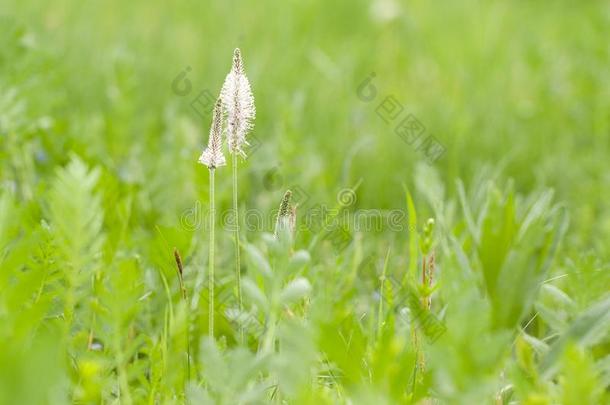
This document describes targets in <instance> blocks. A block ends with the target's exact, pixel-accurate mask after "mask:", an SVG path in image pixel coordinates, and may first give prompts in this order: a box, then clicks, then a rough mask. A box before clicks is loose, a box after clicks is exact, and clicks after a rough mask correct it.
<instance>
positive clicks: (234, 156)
mask: <svg viewBox="0 0 610 405" xmlns="http://www.w3.org/2000/svg"><path fill="white" fill-rule="evenodd" d="M232 166H233V167H232V169H233V176H232V177H233V215H235V224H234V228H233V230H234V238H235V283H236V285H237V302H238V305H239V313H240V314H241V312H242V308H243V304H242V297H241V271H240V269H241V263H240V256H239V250H240V246H239V213H238V211H237V205H238V204H237V152H233V153H232ZM239 341H240V343H243V342H244V328H243V327H242V326H241V324H240V325H239Z"/></svg>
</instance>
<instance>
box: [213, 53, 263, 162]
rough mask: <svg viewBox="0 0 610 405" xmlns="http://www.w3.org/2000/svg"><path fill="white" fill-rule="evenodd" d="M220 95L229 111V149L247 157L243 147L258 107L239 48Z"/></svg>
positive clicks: (246, 143)
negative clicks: (255, 105)
mask: <svg viewBox="0 0 610 405" xmlns="http://www.w3.org/2000/svg"><path fill="white" fill-rule="evenodd" d="M220 96H221V98H222V103H223V105H224V108H225V111H226V113H227V141H228V142H227V143H228V145H229V151H230V152H231V153H239V154H240V155H242V156H243V157H246V153H245V152H244V150H243V147H244V146H247V145H249V144H248V141H247V140H246V135H247V134H248V132H249V131H250V130H252V128H253V127H254V124H253V121H254V117H255V116H256V108H255V107H254V96H253V95H252V90H251V89H250V82H249V81H248V78H247V77H246V74H245V73H244V64H243V61H242V59H241V52H240V51H239V48H236V49H235V52H234V53H233V66H232V67H231V71H230V72H229V74H228V75H227V77H226V79H225V82H224V84H223V85H222V90H221V92H220Z"/></svg>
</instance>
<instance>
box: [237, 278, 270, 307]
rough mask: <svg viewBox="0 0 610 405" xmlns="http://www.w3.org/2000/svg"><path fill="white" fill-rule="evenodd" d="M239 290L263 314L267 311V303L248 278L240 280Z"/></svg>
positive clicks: (258, 289) (259, 290)
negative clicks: (240, 289)
mask: <svg viewBox="0 0 610 405" xmlns="http://www.w3.org/2000/svg"><path fill="white" fill-rule="evenodd" d="M241 288H242V290H243V292H244V294H245V295H247V296H248V297H249V298H250V299H251V300H252V301H253V303H254V305H256V306H257V307H258V308H259V309H260V310H262V311H263V312H265V313H266V312H268V311H269V301H268V300H267V297H266V296H265V294H264V293H263V292H262V291H261V289H260V288H258V286H257V285H256V283H255V282H254V281H252V280H251V279H249V278H244V279H242V282H241Z"/></svg>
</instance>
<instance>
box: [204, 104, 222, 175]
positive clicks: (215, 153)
mask: <svg viewBox="0 0 610 405" xmlns="http://www.w3.org/2000/svg"><path fill="white" fill-rule="evenodd" d="M199 163H201V164H203V165H206V166H207V167H208V168H209V169H215V168H217V167H220V166H224V165H226V164H227V161H226V160H225V157H224V155H223V154H222V101H221V99H220V98H218V100H216V105H214V113H213V116H212V126H211V128H210V138H209V140H208V147H207V148H205V150H204V151H203V153H202V154H201V156H200V157H199Z"/></svg>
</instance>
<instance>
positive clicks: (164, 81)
mask: <svg viewBox="0 0 610 405" xmlns="http://www.w3.org/2000/svg"><path fill="white" fill-rule="evenodd" d="M3 3H5V2H3ZM609 13H610V9H609V6H608V3H607V2H603V1H587V2H578V3H575V2H569V1H556V2H532V1H516V2H484V1H448V2H443V3H441V4H438V5H431V4H429V3H428V2H424V1H408V2H398V1H383V0H381V1H375V2H365V1H349V2H348V1H345V2H344V1H335V2H332V3H323V2H315V1H284V2H280V3H278V2H264V1H256V2H234V1H223V2H187V1H177V2H173V3H172V4H171V6H170V5H167V4H161V3H158V4H156V3H149V2H138V1H133V2H129V3H127V4H126V3H124V2H107V1H106V2H95V1H93V2H87V3H80V2H65V1H55V2H53V3H49V4H40V2H28V1H20V2H15V3H14V4H6V3H5V4H4V5H3V6H2V7H1V15H2V16H3V17H2V24H1V27H2V36H1V37H2V41H3V44H2V46H1V51H0V52H1V54H0V57H1V59H0V61H1V63H2V76H1V78H0V80H1V86H2V89H3V91H2V99H1V103H2V104H1V105H2V108H1V109H0V114H1V115H0V117H1V123H2V137H3V139H2V169H3V181H4V184H5V186H11V187H16V188H18V189H19V191H20V192H21V193H22V194H23V195H24V196H26V197H29V198H34V195H35V194H36V193H37V191H38V190H39V187H44V183H45V179H47V178H48V176H49V175H51V174H52V173H53V168H54V167H55V166H56V165H61V164H64V163H65V162H66V161H67V160H68V159H69V152H70V151H73V152H74V153H76V154H78V155H79V156H81V157H82V158H83V159H85V160H86V161H87V162H89V163H90V164H91V165H99V166H102V167H103V168H104V169H105V170H107V171H108V173H110V174H112V175H113V176H115V177H116V178H117V179H119V180H120V184H121V185H122V186H124V187H138V188H140V189H142V190H143V191H148V192H147V193H146V194H147V196H146V197H147V201H148V203H145V202H142V206H141V208H142V210H141V211H142V212H143V213H146V214H150V215H151V216H150V219H151V220H152V219H154V220H166V221H171V220H172V219H173V218H174V217H175V215H176V212H179V211H181V210H183V209H185V208H187V207H188V206H189V205H190V204H191V203H192V201H193V200H195V199H197V198H205V197H204V196H203V195H202V194H203V193H202V191H204V190H205V189H206V187H205V186H204V185H203V184H204V183H205V181H206V180H205V176H206V173H205V170H202V168H201V167H198V166H197V164H196V157H197V155H198V153H199V152H200V150H201V149H202V148H203V146H204V145H205V142H206V139H207V129H208V125H209V116H208V117H205V119H203V118H201V117H199V116H198V115H197V114H196V113H194V111H193V110H192V108H191V106H190V103H191V101H192V100H193V99H194V98H196V96H197V95H198V93H199V91H201V90H204V89H208V90H209V91H210V92H211V93H212V94H214V95H215V94H217V93H218V92H219V90H220V86H221V84H222V81H223V79H224V75H225V74H226V72H227V70H228V68H229V64H230V60H231V59H230V58H231V52H232V49H233V48H235V47H237V46H239V47H241V48H242V51H243V54H244V58H245V63H246V67H247V73H248V76H249V78H250V80H251V82H252V86H253V90H254V94H255V97H256V105H257V109H258V117H257V119H256V130H255V132H254V135H255V136H256V137H257V138H258V139H259V140H260V141H261V143H262V147H261V148H260V150H259V151H258V152H257V154H256V156H255V157H254V158H253V159H252V160H250V161H248V163H247V165H246V167H247V170H248V172H249V173H250V177H249V180H250V181H248V182H246V181H242V185H243V186H244V187H247V188H248V193H244V194H247V195H248V197H249V198H250V199H251V201H250V202H249V205H256V203H255V199H256V198H257V195H258V194H260V183H261V182H260V178H261V177H262V174H261V173H265V171H266V170H268V169H270V168H272V167H275V166H280V167H281V171H282V176H283V177H284V178H285V179H287V180H286V182H288V183H290V184H293V183H294V184H299V185H302V186H303V187H304V188H305V189H306V190H308V192H309V193H310V194H312V195H313V196H314V197H315V198H316V199H320V200H323V199H325V198H327V197H329V196H331V195H332V194H333V193H336V192H337V189H338V187H340V186H341V185H349V184H352V183H354V182H356V181H357V180H358V179H360V178H362V179H363V184H362V186H361V189H360V195H359V203H361V204H362V206H365V207H377V208H393V207H396V206H398V205H399V201H402V188H401V187H400V186H399V184H400V183H401V182H410V181H412V177H413V168H414V165H415V164H416V163H417V162H418V161H422V154H421V153H418V152H417V151H416V150H415V148H413V147H412V146H410V145H407V144H406V143H405V142H404V141H403V140H401V139H400V138H399V137H398V136H397V135H396V134H395V133H394V131H393V126H392V125H388V124H386V123H385V122H383V121H382V120H381V119H380V118H379V117H378V116H377V115H376V114H375V108H376V106H377V105H378V104H379V103H380V102H381V101H382V100H383V97H385V96H387V95H393V96H395V97H396V99H397V100H398V101H399V102H400V103H401V104H402V105H403V106H404V108H405V113H406V112H409V113H412V114H414V115H415V116H416V117H417V118H418V119H419V121H421V122H422V124H423V125H424V126H425V127H426V129H427V132H428V133H430V134H432V135H434V136H435V137H436V138H438V139H439V140H440V141H441V142H442V144H443V145H444V146H445V148H446V153H445V155H444V156H443V157H442V158H441V159H439V160H438V161H437V162H436V163H435V164H434V166H435V167H436V168H437V169H438V170H439V173H440V174H441V176H442V177H443V179H444V180H445V183H446V184H447V185H448V187H450V188H451V187H454V180H455V179H456V178H458V177H461V178H464V179H466V181H468V179H469V178H471V177H472V175H473V174H475V173H477V172H479V171H481V170H498V171H499V172H501V174H502V175H504V176H507V177H511V178H513V179H514V180H515V182H516V186H517V188H518V189H519V190H524V191H528V190H531V189H534V188H536V187H538V186H550V187H553V188H555V189H556V190H557V193H558V198H559V199H560V200H562V201H565V202H566V203H567V204H568V205H569V207H570V210H571V212H572V214H573V215H574V216H573V218H574V221H573V223H572V226H573V227H575V230H577V231H578V232H575V233H576V234H578V235H579V236H578V237H574V239H573V240H571V245H572V246H574V247H576V248H577V249H588V248H596V249H598V250H600V249H601V248H602V247H603V246H606V245H607V243H608V234H609V232H607V231H608V229H610V217H609V213H608V210H607V209H604V207H607V203H606V201H607V194H606V190H608V185H609V182H610V179H609V177H610V174H609V173H610V171H609V170H607V168H608V164H607V156H608V152H609V148H610V135H609V131H610V129H609V128H610V115H609V114H610V113H609V111H610V105H609V103H610V94H609V92H610V89H609V87H608V86H607V83H608V79H609V76H610V74H609V73H608V72H609V69H608V66H609V64H610V60H609V50H608V41H607V39H608V37H609V34H610V32H609V30H610V28H609V24H608V22H609V18H610V17H609ZM187 66H189V67H191V69H192V70H191V72H190V74H189V75H188V76H187V77H188V78H189V80H191V82H192V91H191V93H190V94H188V95H187V96H183V97H181V96H179V95H177V94H175V93H174V92H173V91H172V89H171V84H172V81H173V80H174V78H175V77H176V76H177V75H178V74H179V73H180V72H181V71H183V70H184V69H185V68H186V67H187ZM371 72H375V73H376V75H377V76H376V78H375V81H374V84H375V85H376V86H377V88H378V90H379V95H378V97H377V98H376V99H375V100H374V101H372V102H371V103H364V102H362V101H361V100H360V99H358V97H357V94H356V89H357V86H358V85H359V84H360V83H361V82H362V80H364V79H365V78H366V77H367V76H368V75H369V74H370V73H371ZM485 167H487V168H488V169H483V168H485ZM244 176H245V174H244ZM279 194H280V191H278V195H279ZM258 198H262V197H258ZM331 198H332V197H331ZM271 200H272V201H276V200H277V195H276V196H273V198H272V199H271ZM261 208H262V207H261ZM598 253H599V252H598Z"/></svg>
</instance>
